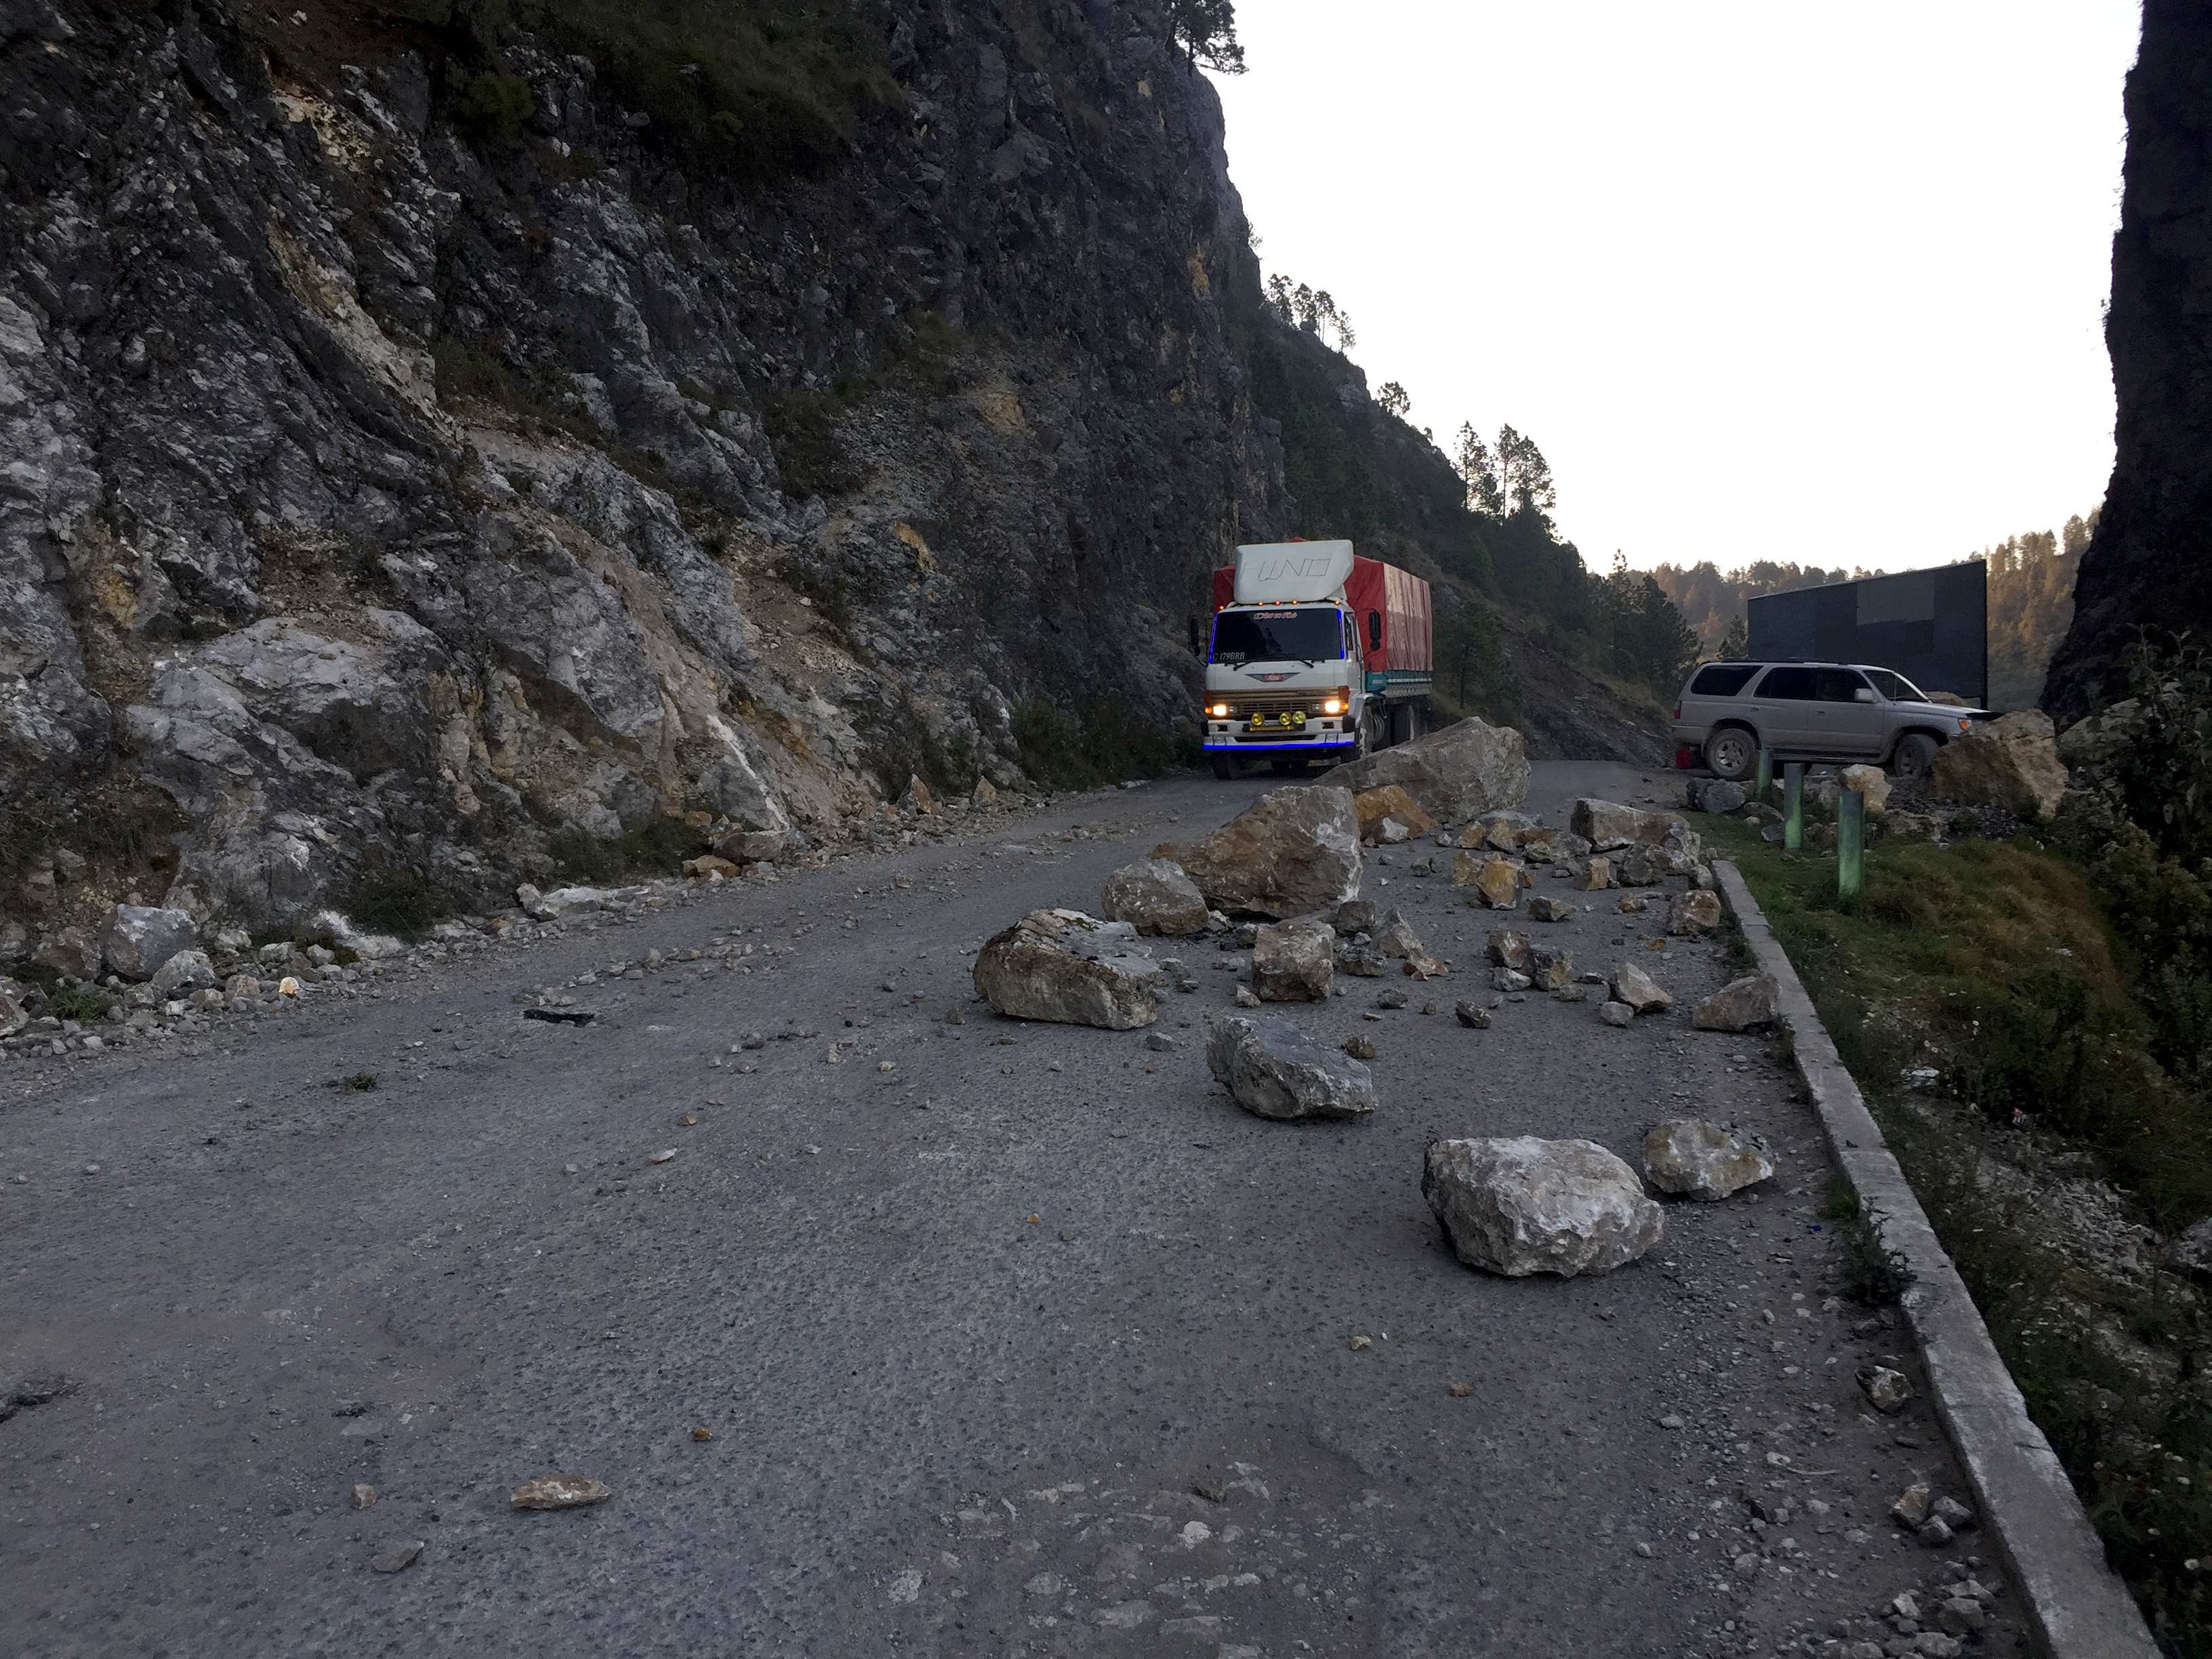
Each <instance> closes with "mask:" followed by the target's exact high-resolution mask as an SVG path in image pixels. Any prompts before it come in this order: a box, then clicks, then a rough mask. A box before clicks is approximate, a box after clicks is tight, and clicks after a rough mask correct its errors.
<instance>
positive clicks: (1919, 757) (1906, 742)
mask: <svg viewBox="0 0 2212 1659" xmlns="http://www.w3.org/2000/svg"><path fill="white" fill-rule="evenodd" d="M1937 746H1938V745H1937V744H1936V739H1935V738H1931V737H1929V735H1928V734H1927V733H1926V732H1906V733H1905V735H1904V736H1903V737H1901V738H1899V739H1898V740H1897V754H1896V757H1895V758H1894V759H1893V761H1892V762H1891V765H1892V767H1893V769H1894V770H1895V771H1896V773H1897V775H1898V776H1899V777H1900V778H1924V777H1926V776H1927V775H1928V769H1929V767H1930V766H1933V765H1934V764H1935V763H1936V748H1937Z"/></svg>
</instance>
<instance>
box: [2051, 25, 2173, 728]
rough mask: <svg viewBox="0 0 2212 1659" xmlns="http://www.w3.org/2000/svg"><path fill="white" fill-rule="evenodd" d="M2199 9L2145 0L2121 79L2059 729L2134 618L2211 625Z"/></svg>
mask: <svg viewBox="0 0 2212 1659" xmlns="http://www.w3.org/2000/svg"><path fill="white" fill-rule="evenodd" d="M2208 83H2212V15H2208V14H2207V13H2206V11H2205V9H2203V7H2202V6H2198V5H2193V4H2190V3H2187V0H2146V3H2145V4H2144V6H2143V32H2142V52H2141V55H2140V57H2139V58H2138V59H2137V61H2136V66H2135V69H2134V70H2132V71H2131V72H2130V75H2129V76H2128V86H2127V114H2128V152H2127V163H2126V168H2125V173H2124V180H2125V184H2124V193H2123V195H2122V197H2121V204H2120V228H2119V234H2118V235H2117V236H2116V237H2115V238H2114V239H2113V241H2112V310H2111V313H2110V314H2109V315H2108V317H2107V319H2106V325H2105V337H2106V343H2107V344H2108V345H2109V346H2110V347H2111V349H2112V380H2113V385H2114V388H2115V390H2116V392H2118V399H2119V421H2118V430H2117V438H2118V455H2117V457H2116V459H2115V461H2114V464H2113V468H2112V484H2111V487H2110V489H2109V491H2108V493H2107V494H2106V498H2105V509H2104V516H2103V518H2102V520H2100V522H2099V524H2098V526H2097V532H2096V535H2095V537H2094V538H2093V540H2092V541H2091V542H2090V544H2089V548H2088V550H2087V552H2086V553H2085V554H2084V555H2083V556H2082V559H2081V574H2080V576H2079V577H2078V579H2077V580H2076V583H2075V591H2074V601H2075V611H2074V623H2073V626H2072V627H2071V628H2070V629H2069V630H2068V631H2067V635H2066V637H2065V639H2064V641H2062V642H2061V644H2060V646H2059V647H2058V650H2057V654H2056V655H2055V656H2054V657H2053V658H2052V659H2051V670H2050V675H2049V678H2047V680H2046V681H2045V686H2044V692H2043V707H2044V708H2045V709H2047V710H2049V711H2050V712H2051V714H2052V715H2054V716H2055V717H2056V718H2057V720H2058V721H2059V723H2060V724H2061V725H2062V726H2063V725H2065V724H2067V723H2068V722H2069V721H2071V720H2076V719H2078V718H2080V717H2081V715H2082V714H2086V713H2087V712H2088V710H2089V708H2090V707H2091V706H2092V705H2093V703H2095V702H2098V701H2100V700H2101V699H2103V698H2106V697H2109V696H2115V695H2120V694H2121V693H2120V690H2119V685H2118V666H2119V659H2120V655H2121V653H2122V652H2123V651H2124V650H2125V648H2126V647H2128V646H2129V645H2130V644H2131V643H2132V642H2133V641H2135V639H2136V637H2137V632H2138V630H2139V629H2143V628H2149V629H2154V630H2156V631H2158V632H2160V633H2173V632H2179V631H2181V630H2184V629H2191V630H2194V631H2195V633H2196V634H2197V637H2198V639H2199V640H2200V641H2201V640H2202V639H2203V637H2204V635H2205V633H2206V630H2207V629H2208V627H2212V586H2207V584H2206V581H2205V579H2204V578H2205V572H2206V570H2207V568H2208V565H2209V564H2212V105H2208V104H2207V102H2206V100H2205V95H2204V89H2205V87H2206V86H2207V84H2208Z"/></svg>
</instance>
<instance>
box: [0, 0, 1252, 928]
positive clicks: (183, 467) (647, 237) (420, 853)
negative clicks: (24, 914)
mask: <svg viewBox="0 0 2212 1659" xmlns="http://www.w3.org/2000/svg"><path fill="white" fill-rule="evenodd" d="M337 10H338V9H331V8H325V7H316V8H313V12H314V14H316V15H308V14H306V13H301V14H298V15H299V16H301V17H305V18H306V19H307V21H304V22H301V21H280V20H278V19H277V18H276V17H275V16H274V15H264V14H263V11H262V9H260V8H258V7H257V8H253V9H252V11H251V15H249V14H248V13H246V12H232V11H229V10H227V9H225V8H223V7H222V5H220V4H218V3H194V0H170V3H158V4H156V3H146V4H143V5H127V4H126V5H107V4H99V5H94V4H90V3H83V4H71V3H66V0H56V3H52V4H49V3H46V0H4V3H0V40H4V43H5V44H4V56H0V88H4V90H5V94H6V96H5V98H4V100H0V105H3V106H4V116H0V120H4V122H5V137H4V140H0V167H4V185H5V192H4V193H5V202H4V205H0V223H4V227H5V229H4V234H0V250H4V252H0V422H4V432H5V441H4V446H0V447H4V456H5V459H4V471H0V780H4V787H5V789H6V790H7V791H8V792H9V794H10V796H11V797H13V798H14V799H16V800H17V802H18V803H19V804H21V803H24V802H27V801H30V800H33V799H36V800H38V801H39V802H40V804H41V809H42V811H43V813H44V816H43V817H40V823H46V822H47V821H49V820H50V819H52V817H54V816H55V814H56V813H57V812H58V813H59V814H60V815H61V816H63V817H66V816H67V815H68V814H69V813H70V811H76V812H77V813H78V814H79V816H80V817H82V814H83V812H84V811H85V808H86V805H87V804H88V803H92V802H100V803H102V804H103V805H102V806H101V808H100V810H102V811H108V812H112V813H121V814H124V815H126V816H128V815H131V814H137V815H140V816H142V817H146V818H147V819H148V820H149V821H160V820H161V819H162V818H163V813H162V811H161V810H159V809H161V807H162V806H163V805H164V803H163V802H162V801H161V799H159V798H153V799H151V801H150V803H149V797H148V796H147V794H146V793H145V791H146V789H147V787H149V786H150V787H151V788H153V789H155V790H158V791H159V792H160V793H161V796H163V797H166V798H167V800H169V801H173V803H174V804H175V807H176V808H178V809H180V811H181V815H182V816H181V820H174V819H172V820H171V822H172V823H179V822H180V823H181V827H182V828H183V829H184V834H183V836H182V839H181V841H180V842H179V843H178V845H179V854H178V862H177V866H176V868H175V869H174V870H173V872H171V874H172V875H173V878H174V880H175V883H176V884H177V886H178V887H179V890H181V894H182V896H183V897H184V898H185V902H187V903H188V905H190V906H191V907H194V908H199V909H201V910H203V911H206V912H211V913H216V914H220V915H224V916H226V917H228V918H230V919H232V920H234V921H240V922H243V923H245V924H246V925H248V926H252V927H276V926H278V925H281V924H282V923H283V922H284V921H286V920H287V919H288V918H289V917H291V916H292V915H295V914H296V913H298V912H300V911H301V910H302V909H304V908H309V907H313V906H314V905H317V904H320V903H324V902H331V901H333V900H343V897H344V896H345V895H346V894H347V893H348V892H349V891H350V890H356V889H357V888H358V887H359V886H360V885H361V884H362V883H363V882H365V881H372V880H374V879H377V878H380V875H381V874H388V873H389V872H392V871H393V870H398V869H404V870H407V871H411V872H415V874H416V876H417V877H424V876H427V877H428V878H429V879H431V880H432V881H433V882H434V883H435V884H436V885H437V887H438V888H439V889H440V891H441V896H442V897H443V898H445V899H446V901H447V902H456V903H465V902H468V901H469V900H470V899H471V897H472V896H475V895H477V894H483V895H489V894H491V893H494V892H495V891H497V890H501V889H503V888H507V887H510V886H511V885H512V884H513V881H514V879H515V878H516V876H517V874H518V873H520V874H523V875H530V874H539V875H543V874H545V873H548V872H549V870H550V862H551V860H550V858H549V855H548V853H547V850H546V849H547V848H548V847H549V845H556V844H558V838H559V837H560V836H562V835H563V834H568V835H574V834H575V833H576V832H583V833H586V834H588V835H591V836H601V837H606V836H616V835H618V834H620V833H622V832H623V830H625V829H638V828H640V827H641V826H642V825H645V824H647V823H649V822H651V821H653V820H654V819H656V818H658V817H660V816H661V815H663V814H665V813H669V812H671V811H681V810H684V809H687V808H689V809H702V810H705V811H711V812H715V813H720V814H726V815H728V816H730V817H732V818H738V819H744V820H747V821H750V822H751V823H755V824H757V825H763V826H772V827H785V826H788V827H790V828H792V829H796V830H798V831H799V832H800V833H801V834H802V835H806V834H811V835H814V836H822V835H825V834H835V833H836V831H837V830H838V829H839V827H840V826H841V825H843V824H845V823H848V822H849V821H850V820H851V819H852V817H854V815H855V814H857V813H862V812H865V811H868V810H869V809H871V808H872V807H873V806H874V805H876V804H877V803H878V801H880V800H881V799H883V798H884V795H885V794H886V793H887V792H888V793H896V790H897V787H899V786H900V785H901V784H902V783H903V781H904V780H905V778H906V776H907V775H908V773H909V772H910V771H913V770H916V769H921V770H934V771H935V772H936V773H937V774H938V775H939V778H940V779H941V780H942V781H948V782H951V783H955V784H958V783H961V782H963V781H973V780H974V779H975V777H977V776H979V775H980V776H987V777H996V778H998V779H1000V781H1014V780H1015V778H1016V777H1017V773H1016V770H1015V769H1016V766H1017V764H1018V759H1017V756H1018V744H1017V741H1016V738H1015V733H1014V731H1013V720H1014V716H1015V714H1016V712H1017V711H1018V709H1019V708H1022V707H1023V706H1024V705H1025V704H1027V703H1029V702H1030V701H1031V700H1033V699H1038V698H1042V697H1047V696H1049V697H1051V698H1053V699H1054V700H1055V701H1056V702H1060V703H1061V704H1062V705H1070V704H1080V703H1082V702H1085V701H1086V700H1103V699H1115V700H1118V701H1119V702H1121V703H1123V704H1126V705H1127V707H1128V708H1130V709H1131V710H1132V711H1133V714H1135V715H1136V716H1137V717H1139V718H1143V719H1150V720H1155V721H1158V722H1160V723H1163V724H1164V723H1166V722H1168V721H1170V720H1176V719H1180V718H1182V716H1183V715H1184V714H1185V713H1186V705H1187V704H1188V702H1189V699H1190V691H1189V688H1190V687H1191V685H1192V684H1194V681H1193V678H1192V666H1191V664H1190V659H1189V658H1188V655H1187V654H1186V653H1185V652H1184V650H1183V646H1182V629H1183V620H1182V618H1183V617H1184V614H1185V613H1186V611H1188V609H1189V603H1188V601H1189V595H1190V592H1191V590H1192V589H1193V587H1194V584H1195V582H1196V580H1197V578H1198V576H1199V574H1200V573H1201V572H1203V571H1204V570H1205V569H1206V568H1208V567H1209V566H1210V565H1211V564H1212V563H1213V562H1217V560H1218V558H1219V556H1221V555H1222V553H1223V550H1225V548H1227V547H1229V546H1231V544H1233V543H1234V542H1235V541H1236V540H1237V539H1238V538H1240V537H1242V538H1252V537H1254V536H1264V535H1267V534H1269V533H1273V529H1274V526H1275V525H1276V523H1277V522H1278V521H1279V520H1280V518H1281V517H1282V514H1283V510H1284V498H1283V494H1282V487H1281V483H1280V468H1279V464H1277V463H1273V461H1272V458H1271V450H1270V443H1269V441H1268V438H1267V435H1266V433H1265V432H1264V431H1263V430H1262V429H1261V427H1260V425H1259V423H1258V422H1257V421H1256V420H1255V416H1254V414H1253V412H1252V410H1251V407H1250V404H1249V400H1248V399H1247V398H1246V397H1245V395H1244V393H1243V390H1242V386H1241V380H1242V376H1241V373H1240V370H1239V368H1238V365H1237V361H1236V359H1235V357H1234V356H1233V354H1232V353H1231V350H1230V349H1229V348H1228V346H1227V344H1226V343H1225V337H1224V330H1223V323H1222V313H1221V307H1220V305H1219V301H1218V294H1219V291H1220V289H1221V288H1222V286H1223V284H1224V283H1225V280H1226V278H1227V276H1228V274H1229V263H1230V262H1231V260H1232V259H1234V258H1248V259H1249V250H1248V249H1247V248H1246V247H1245V246H1244V242H1245V237H1246V231H1245V229H1244V226H1243V215H1242V212H1241V209H1240V207H1239V204H1238V201H1237V195H1236V192H1235V191H1234V190H1233V188H1232V187H1231V185H1230V183H1229V180H1228V177H1227V173H1226V170H1225V161H1224V158H1223V150H1222V131H1221V118H1220V113H1219V109H1218V105H1217V103H1216V101H1215V100H1214V97H1213V95H1212V91H1211V89H1210V88H1208V87H1207V86H1206V83H1205V82H1204V80H1203V78H1202V77H1201V76H1200V75H1198V74H1197V73H1196V72H1195V71H1194V70H1192V69H1191V68H1190V67H1189V66H1188V64H1186V63H1185V61H1184V60H1183V58H1182V56H1181V55H1180V53H1179V52H1176V50H1174V49H1173V48H1172V47H1171V46H1170V45H1169V44H1167V40H1168V31H1167V27H1166V25H1165V23H1164V20H1163V18H1162V17H1161V16H1160V15H1159V14H1158V11H1157V10H1156V9H1154V8H1153V7H1152V6H1151V5H1149V4H1146V3H1121V0H1093V3H1091V4H1090V5H1088V6H1087V7H1085V8H1082V9H1077V8H1075V7H1073V6H1068V7H1062V8H1059V9H1044V10H1042V11H1041V12H1040V13H1039V14H1038V16H1039V17H1040V18H1042V24H1041V25H1040V24H1039V22H1038V21H1037V20H1036V19H1031V20H1030V27H1029V28H1028V29H1027V30H1026V32H1025V33H1024V36H1023V37H1022V38H1017V37H1016V34H1015V32H1014V30H1013V29H1012V28H1011V27H1009V26H1008V25H1006V24H1005V23H1003V22H1000V21H996V14H995V13H994V11H993V9H991V8H988V7H985V6H981V5H971V4H951V5H942V6H928V7H925V6H921V5H920V4H905V5H899V6H894V7H892V8H891V9H890V13H889V14H888V15H890V17H891V18H892V21H893V25H894V26H893V27H892V29H891V32H890V36H889V40H888V44H887V46H886V52H887V62H888V64H889V67H890V70H891V72H892V73H893V74H894V75H895V76H896V78H897V81H898V83H899V85H900V87H901V88H902V94H903V96H902V99H898V100H886V101H884V103H883V105H882V106H880V107H878V108H877V109H875V110H873V111H872V112H871V114H870V115H869V117H868V118H867V120H866V124H865V125H864V127H863V129H862V131H860V133H859V135H858V138H857V142H855V143H854V145H853V146H852V147H851V149H850V151H849V153H848V155H847V156H846V158H845V159H844V160H843V161H842V162H841V163H840V164H838V165H836V167H831V168H830V169H829V170H828V171H826V172H820V173H816V174H815V175H814V176H811V177H805V178H797V179H788V180H786V181H784V182H783V183H781V184H780V185H776V186H775V187H773V188H769V189H765V190H763V189H760V188H757V187H756V188H754V189H752V190H750V191H741V190H740V189H738V187H737V186H735V185H732V184H729V183H726V182H722V181H720V180H718V179H716V178H715V177H714V176H713V175H711V174H710V173H697V172H691V171H687V170H686V168H685V167H684V165H683V164H682V163H683V160H684V158H683V157H682V156H681V155H678V154H675V153H672V152H671V150H669V149H656V148H654V147H653V144H652V143H650V142H649V141H650V139H651V138H652V137H653V135H652V132H651V118H650V115H649V112H643V111H631V110H626V109H624V108H623V107H622V106H621V105H620V102H619V100H616V99H613V98H611V97H610V96H608V95H605V94H603V93H602V91H601V89H600V86H599V76H598V75H597V73H596V72H595V70H594V69H593V67H592V63H591V62H590V61H589V60H588V59H586V58H580V57H574V56H565V55H562V54H560V53H558V52H556V51H555V50H553V48H552V47H551V46H550V45H548V44H546V43H544V42H541V41H537V40H531V39H529V38H527V37H519V38H509V39H507V40H504V41H503V42H502V43H501V46H502V58H503V65H504V67H505V68H506V69H507V70H510V71H511V72H512V74H513V76H514V78H515V79H517V80H520V81H523V82H527V85H528V87H529V90H530V94H531V96H530V99H529V100H528V101H529V107H530V114H529V116H528V118H527V119H526V121H524V122H523V123H522V125H521V127H520V131H519V132H517V133H515V134H514V135H513V137H511V138H508V139H496V138H495V139H490V140H486V139H484V138H483V137H482V136H481V135H479V137H478V138H477V141H476V142H471V141H470V140H469V139H467V138H465V137H463V136H462V135H461V133H460V132H459V131H457V130H456V128H455V127H454V125H453V123H452V122H451V121H450V120H449V119H447V113H446V111H447V104H448V102H449V94H450V91H451V87H452V85H453V76H452V72H451V66H450V65H449V64H446V63H444V62H443V61H442V60H441V55H440V54H441V50H442V49H443V43H442V40H441V37H439V36H437V35H435V34H433V33H428V32H426V31H423V30H421V29H414V28H403V27H389V28H373V27H361V26H357V25H355V24H352V23H350V22H347V21H343V20H342V19H341V18H340V17H339V16H338V15H337ZM343 10H345V11H349V12H352V11H361V10H366V9H355V8H348V9H343ZM286 11H287V12H288V14H289V8H287V9H286ZM1071 106H1074V112H1071ZM771 428H775V430H776V432H777V435H778V436H780V437H781V439H782V440H783V441H782V443H781V450H782V453H783V455H784V457H785V459H786V460H790V459H791V458H793V456H796V457H798V458H799V465H793V466H791V467H787V466H786V465H781V464H780V462H779V453H778V451H779V445H778V443H776V442H774V441H771V437H770V430H771ZM802 470H803V471H805V473H806V474H807V476H805V477H796V478H795V477H793V476H792V474H793V471H802ZM157 839H158V838H157ZM154 856H155V859H156V860H159V859H160V858H161V856H162V854H161V852H160V851H159V850H158V849H157V850H156V851H155V854H154ZM19 862H20V860H19ZM19 873H20V872H19ZM11 897H13V895H11Z"/></svg>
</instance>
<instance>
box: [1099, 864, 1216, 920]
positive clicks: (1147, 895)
mask: <svg viewBox="0 0 2212 1659" xmlns="http://www.w3.org/2000/svg"><path fill="white" fill-rule="evenodd" d="M1103 908H1104V909H1105V912H1106V919H1107V920H1108V921H1126V922H1127V923H1128V924H1129V925H1130V926H1131V927H1134V928H1135V929H1136V930H1137V931H1138V932H1139V933H1150V934H1153V935H1156V936H1157V935H1163V934H1175V933H1204V932H1205V931H1206V895H1205V894H1203V893H1201V892H1200V891H1199V890H1198V884H1197V883H1196V882H1194V881H1193V880H1192V879H1191V878H1189V877H1188V875H1186V874H1184V873H1183V867H1182V866H1181V865H1180V864H1177V863H1176V862H1174V861H1173V860H1170V859H1139V860H1137V861H1136V862H1135V863H1134V864H1125V865H1123V866H1121V868H1120V869H1119V870H1116V871H1115V872H1114V873H1113V874H1112V875H1110V876H1109V877H1107V878H1106V893H1105V902H1104V906H1103Z"/></svg>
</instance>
